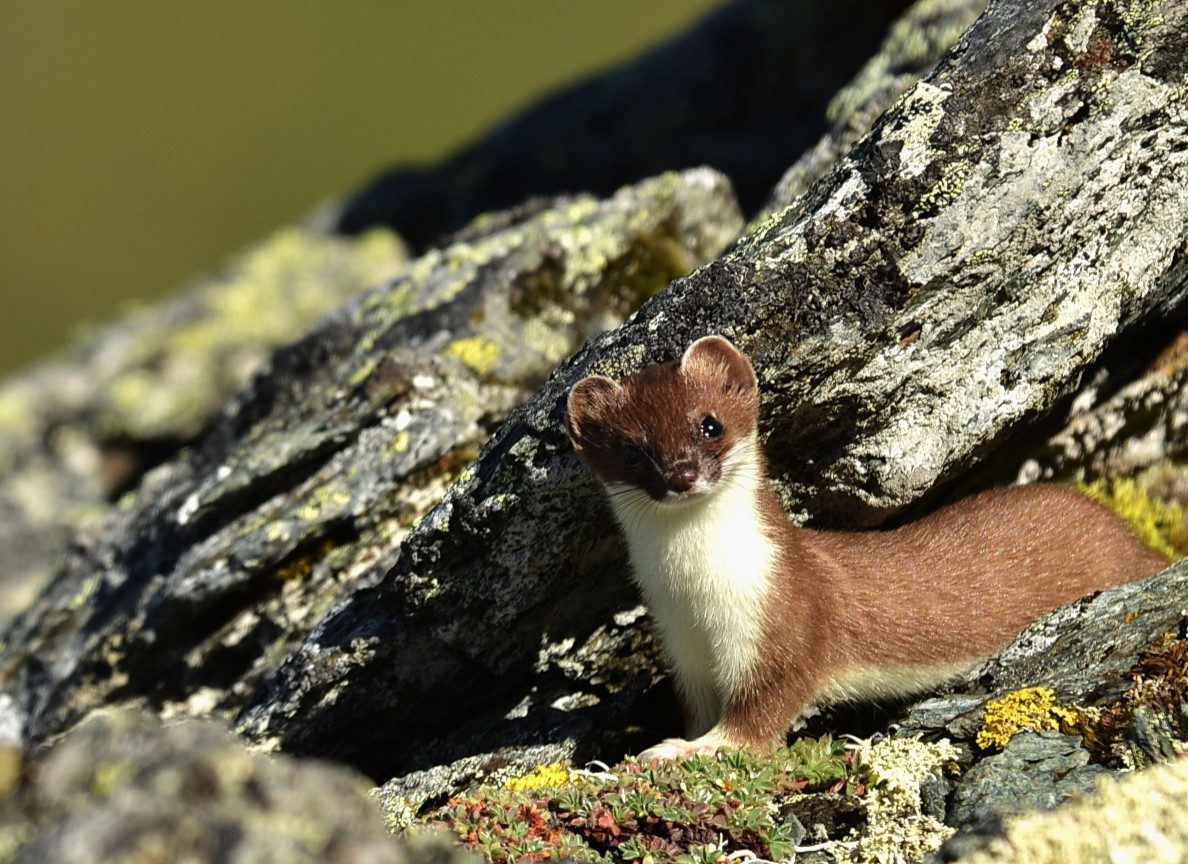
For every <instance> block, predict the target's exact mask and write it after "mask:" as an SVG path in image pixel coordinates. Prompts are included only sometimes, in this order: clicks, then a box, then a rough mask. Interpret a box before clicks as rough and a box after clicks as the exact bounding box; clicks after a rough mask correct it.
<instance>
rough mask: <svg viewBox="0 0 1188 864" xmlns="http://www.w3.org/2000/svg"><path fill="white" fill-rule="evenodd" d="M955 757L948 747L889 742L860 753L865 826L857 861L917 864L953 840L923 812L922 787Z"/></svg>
mask: <svg viewBox="0 0 1188 864" xmlns="http://www.w3.org/2000/svg"><path fill="white" fill-rule="evenodd" d="M957 757H958V753H957V749H956V748H955V747H953V745H952V744H950V743H949V742H948V741H937V742H932V743H927V742H924V741H920V740H919V739H916V738H887V739H884V740H882V741H880V742H878V743H877V744H870V743H867V744H865V745H863V746H862V747H861V749H860V750H859V751H858V766H859V769H858V770H859V773H860V775H864V776H865V778H866V782H867V785H868V790H867V794H866V797H865V801H864V807H863V810H864V811H865V813H866V818H867V825H866V828H865V829H863V831H862V833H861V836H860V837H859V839H858V844H857V847H856V848H855V850H854V853H855V857H856V860H858V861H862V862H871V864H887V862H905V864H907V862H916V861H921V860H923V859H924V857H925V856H926V855H929V854H931V853H933V852H935V851H936V850H937V849H939V848H940V846H941V844H942V843H944V842H945V840H947V839H948V838H949V837H951V836H952V834H953V829H952V828H950V827H948V826H947V825H944V824H943V823H941V822H938V821H937V820H936V819H934V818H933V817H931V816H928V815H926V814H925V813H924V812H923V804H922V800H921V797H920V785H921V784H922V783H924V782H925V781H926V780H927V779H928V778H929V777H931V776H935V775H939V774H940V773H941V772H942V771H943V770H944V769H945V768H946V767H947V766H949V765H952V764H953V763H955V762H956V761H957Z"/></svg>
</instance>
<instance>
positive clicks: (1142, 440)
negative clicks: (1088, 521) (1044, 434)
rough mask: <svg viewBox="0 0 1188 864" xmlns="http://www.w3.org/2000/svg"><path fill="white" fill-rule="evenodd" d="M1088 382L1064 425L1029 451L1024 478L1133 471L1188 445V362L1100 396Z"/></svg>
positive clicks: (1020, 473)
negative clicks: (1077, 406) (1078, 406)
mask: <svg viewBox="0 0 1188 864" xmlns="http://www.w3.org/2000/svg"><path fill="white" fill-rule="evenodd" d="M1094 395H1095V388H1093V387H1092V386H1090V387H1088V388H1085V389H1084V390H1083V391H1082V394H1081V396H1080V397H1079V398H1078V400H1077V402H1078V403H1085V402H1087V403H1088V404H1087V405H1086V407H1085V408H1084V409H1082V410H1078V411H1075V412H1074V413H1073V415H1072V416H1071V417H1070V418H1069V420H1068V422H1067V424H1066V425H1065V427H1064V428H1063V429H1061V430H1060V431H1059V432H1057V433H1056V434H1055V435H1052V436H1051V437H1050V438H1048V440H1047V441H1046V442H1044V443H1042V444H1041V445H1039V446H1038V447H1035V448H1034V449H1032V450H1031V452H1029V453H1028V456H1027V459H1026V461H1024V462H1023V464H1022V465H1021V466H1020V467H1019V469H1018V475H1017V476H1018V479H1019V480H1020V481H1022V482H1033V481H1036V480H1045V479H1051V478H1053V477H1069V476H1076V475H1082V476H1085V475H1087V476H1090V477H1100V476H1103V475H1108V476H1118V475H1130V474H1134V473H1136V472H1138V471H1140V470H1142V469H1144V468H1148V467H1150V466H1152V465H1154V464H1156V463H1158V462H1160V461H1162V460H1166V459H1175V458H1177V457H1180V456H1182V455H1183V454H1184V453H1185V452H1186V451H1188V365H1185V364H1184V363H1183V362H1182V360H1180V361H1178V362H1177V363H1176V364H1175V365H1172V366H1168V365H1160V366H1158V367H1156V368H1155V369H1152V370H1150V371H1149V372H1147V373H1146V374H1145V375H1142V376H1141V377H1139V378H1137V379H1136V380H1133V381H1130V382H1128V383H1127V384H1125V385H1124V386H1122V387H1120V388H1119V389H1118V390H1117V391H1116V392H1114V393H1112V394H1110V395H1109V396H1108V398H1106V399H1103V400H1101V401H1100V402H1096V401H1095V400H1094V398H1093V397H1094Z"/></svg>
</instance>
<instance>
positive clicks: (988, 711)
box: [977, 687, 1079, 750]
mask: <svg viewBox="0 0 1188 864" xmlns="http://www.w3.org/2000/svg"><path fill="white" fill-rule="evenodd" d="M1078 720H1079V715H1078V712H1077V711H1076V709H1074V708H1072V707H1070V706H1067V705H1060V704H1058V703H1057V701H1056V694H1055V693H1054V692H1053V691H1052V690H1051V689H1049V688H1048V687H1025V688H1023V689H1022V690H1016V691H1015V692H1013V693H1008V694H1006V695H1005V696H1002V697H999V698H998V699H991V700H990V701H989V702H987V703H986V708H985V710H984V712H983V714H982V728H981V729H980V730H979V731H978V736H977V745H978V746H979V747H981V748H982V749H983V750H1001V749H1002V748H1003V747H1005V746H1006V745H1007V743H1008V742H1009V741H1010V740H1011V738H1013V737H1014V736H1015V733H1017V732H1021V731H1023V730H1024V729H1029V730H1031V731H1033V732H1041V731H1043V730H1045V729H1047V730H1063V731H1065V732H1071V731H1076V727H1077V723H1078Z"/></svg>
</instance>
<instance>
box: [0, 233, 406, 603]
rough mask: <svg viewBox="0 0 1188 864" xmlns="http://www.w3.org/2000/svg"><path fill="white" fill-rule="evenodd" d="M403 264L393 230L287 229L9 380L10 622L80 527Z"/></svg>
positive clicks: (3, 589) (3, 506)
mask: <svg viewBox="0 0 1188 864" xmlns="http://www.w3.org/2000/svg"><path fill="white" fill-rule="evenodd" d="M404 261H405V252H404V247H403V244H402V243H401V241H400V240H399V238H397V237H395V236H394V235H392V234H390V233H388V232H386V231H376V232H374V233H371V234H368V235H365V236H363V237H359V238H357V239H349V238H340V237H330V236H323V235H319V234H316V233H313V232H311V231H308V230H306V229H303V228H297V227H293V228H286V229H282V230H280V231H277V232H276V233H275V234H274V235H273V236H272V237H270V238H268V239H267V240H265V241H263V242H261V243H258V244H257V245H256V246H254V247H252V248H251V249H248V250H246V251H245V252H243V253H242V254H241V255H239V256H237V257H236V258H235V259H234V260H232V261H231V262H229V263H228V264H227V265H226V266H225V267H224V268H223V269H222V270H221V271H219V272H217V273H215V274H212V275H210V276H208V277H206V278H204V279H202V280H200V281H199V282H198V283H197V284H196V285H194V286H192V287H191V288H190V289H189V290H188V291H187V292H185V293H184V294H182V295H180V296H178V297H176V298H173V299H171V300H168V301H166V302H164V303H161V304H159V305H156V306H153V307H149V308H145V309H141V310H139V311H136V312H133V313H131V314H129V315H128V316H126V317H125V318H123V319H121V320H120V321H117V322H115V323H113V324H110V325H108V326H106V327H103V328H100V329H98V330H96V331H95V332H94V333H92V334H90V335H89V336H88V337H86V338H85V339H84V340H83V341H81V342H80V343H79V344H78V345H76V346H75V347H74V348H72V349H71V350H70V351H68V352H66V353H64V354H63V355H62V356H60V357H58V358H55V359H53V360H49V361H47V362H44V363H42V364H40V365H38V366H36V367H34V368H33V369H31V370H29V371H27V372H23V373H19V374H17V375H14V376H12V377H10V378H8V379H6V380H4V381H2V382H0V550H3V553H4V556H3V560H4V567H3V569H0V625H3V624H4V623H6V622H7V621H8V620H9V618H11V617H12V615H13V614H15V613H16V612H17V611H19V610H20V609H22V608H24V607H25V606H26V605H27V604H28V602H29V601H30V600H32V598H33V597H34V596H35V595H36V593H37V591H39V590H40V589H41V587H42V586H43V585H44V584H45V582H46V581H47V580H48V578H49V576H50V575H51V573H52V571H53V570H54V568H55V567H57V566H58V565H59V563H60V560H61V558H62V557H63V554H64V552H65V549H66V545H67V541H68V540H69V538H70V537H71V536H72V535H73V534H74V533H75V532H76V531H77V530H78V529H79V527H80V526H82V525H83V524H84V523H86V522H89V521H92V520H94V519H95V518H97V517H98V516H100V515H101V514H102V513H104V512H105V511H106V510H107V508H108V506H109V503H110V501H112V500H113V499H114V498H116V497H118V496H119V495H120V494H122V493H123V492H124V491H126V490H128V489H130V488H132V487H133V486H135V484H136V483H137V482H138V481H139V479H140V477H141V475H142V474H143V473H144V472H145V471H146V470H147V469H148V468H151V467H152V466H153V465H155V464H157V463H158V462H160V461H162V460H164V459H166V458H168V457H169V456H171V455H172V454H173V453H175V452H177V451H178V450H179V449H180V448H181V447H182V446H184V445H185V444H188V443H190V442H192V441H193V440H194V439H195V438H196V437H197V436H198V435H199V433H200V432H201V431H202V430H203V429H205V428H206V426H207V424H208V423H209V422H210V421H211V420H212V419H213V418H214V416H215V415H216V414H217V413H218V411H219V409H220V408H222V407H223V404H224V403H225V402H226V401H227V400H228V399H229V398H230V397H231V396H232V395H234V394H235V392H236V391H238V390H239V389H240V388H241V387H243V385H244V384H245V383H246V382H247V380H248V377H249V376H250V375H251V374H252V373H254V372H256V371H257V370H258V369H259V367H260V364H261V363H262V362H263V361H264V359H265V358H266V357H267V356H268V354H269V352H270V351H272V349H274V348H276V347H278V346H280V345H283V344H285V343H287V342H290V341H292V340H294V339H296V338H297V337H298V336H300V335H301V334H302V333H304V332H305V331H306V330H307V329H308V328H309V327H310V325H312V324H313V322H314V321H315V320H316V319H317V318H319V317H320V316H321V315H323V314H324V313H326V312H329V311H330V310H331V309H333V308H334V307H336V306H338V305H339V304H341V303H342V302H344V301H345V300H346V299H347V298H349V297H351V296H353V295H354V294H357V293H358V292H360V291H362V290H363V289H364V288H368V287H370V286H372V285H374V284H376V283H377V282H380V281H382V280H384V279H387V278H390V277H391V276H393V275H395V273H396V272H397V270H398V269H399V268H400V267H401V266H402V265H403V263H404Z"/></svg>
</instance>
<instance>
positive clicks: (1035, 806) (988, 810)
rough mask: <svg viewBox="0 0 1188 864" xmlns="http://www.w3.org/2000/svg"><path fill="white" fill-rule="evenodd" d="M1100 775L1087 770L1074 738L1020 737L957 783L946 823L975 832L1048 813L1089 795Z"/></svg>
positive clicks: (1035, 734) (1051, 734) (1098, 771)
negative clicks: (1036, 812)
mask: <svg viewBox="0 0 1188 864" xmlns="http://www.w3.org/2000/svg"><path fill="white" fill-rule="evenodd" d="M1106 773H1107V772H1106V769H1105V768H1103V767H1101V766H1100V765H1090V764H1089V752H1088V751H1087V750H1086V749H1085V748H1084V747H1083V746H1081V739H1080V738H1078V737H1076V736H1075V735H1062V734H1060V733H1059V732H1050V731H1045V732H1020V733H1019V734H1017V735H1016V736H1015V737H1014V738H1012V739H1011V741H1010V743H1009V744H1007V746H1006V748H1005V749H1004V750H1003V751H1002V752H1001V753H996V754H994V755H993V756H988V757H986V758H985V759H983V760H982V761H980V762H978V763H977V764H976V765H974V767H973V768H971V769H970V770H969V772H968V773H966V774H965V775H964V776H963V777H962V778H961V784H960V785H959V786H958V788H957V791H956V793H955V794H954V796H953V809H952V812H951V813H950V815H949V822H950V824H953V825H962V826H977V825H978V824H979V823H987V822H993V821H995V820H1001V819H1003V818H1005V817H1007V816H1016V815H1018V814H1020V813H1026V812H1028V811H1030V810H1051V809H1052V808H1053V807H1056V806H1057V805H1059V804H1063V803H1064V802H1065V801H1068V800H1069V799H1070V798H1072V797H1073V796H1074V795H1076V794H1078V793H1084V792H1089V791H1091V790H1092V789H1093V786H1094V783H1095V782H1096V780H1097V779H1098V778H1099V777H1101V776H1102V775H1104V774H1106Z"/></svg>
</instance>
